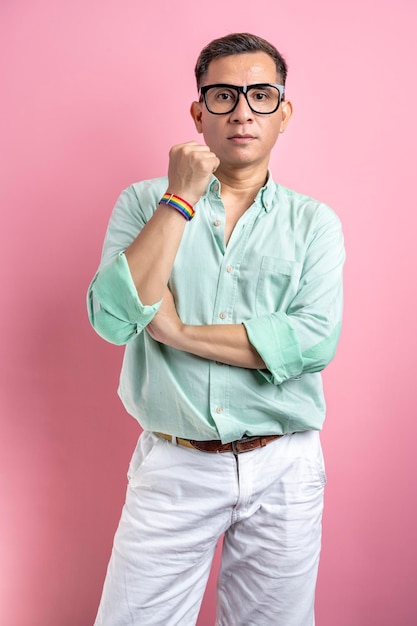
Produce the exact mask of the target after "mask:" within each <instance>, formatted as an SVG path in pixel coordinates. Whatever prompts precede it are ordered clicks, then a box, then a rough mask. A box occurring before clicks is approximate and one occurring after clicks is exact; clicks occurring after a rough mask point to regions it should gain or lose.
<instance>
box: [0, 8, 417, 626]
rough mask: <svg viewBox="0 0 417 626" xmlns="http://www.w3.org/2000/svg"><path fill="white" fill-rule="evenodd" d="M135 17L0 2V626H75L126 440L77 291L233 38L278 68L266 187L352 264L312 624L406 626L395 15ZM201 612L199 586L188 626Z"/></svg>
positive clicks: (255, 11)
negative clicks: (121, 202)
mask: <svg viewBox="0 0 417 626" xmlns="http://www.w3.org/2000/svg"><path fill="white" fill-rule="evenodd" d="M143 7H144V3H141V2H139V1H138V0H119V1H116V0H71V2H61V1H57V0H38V1H36V2H33V1H31V0H20V1H19V0H15V1H14V2H12V0H2V1H1V4H0V46H1V50H0V59H1V64H2V68H1V83H0V84H1V99H0V107H1V115H0V137H1V140H0V141H1V146H2V151H1V152H2V154H1V160H2V163H1V191H0V193H1V217H2V223H1V227H0V238H1V241H0V252H1V255H2V261H1V263H0V276H1V293H2V296H3V306H2V307H1V309H0V314H1V318H2V319H1V321H0V329H1V346H2V347H1V354H2V359H1V374H0V390H1V407H0V410H1V438H0V464H1V472H0V487H1V494H2V496H1V497H2V506H1V515H0V555H1V557H0V558H1V570H0V615H1V618H0V619H1V623H2V624H7V626H57V625H58V626H88V625H89V624H91V623H92V620H93V615H94V614H95V609H96V605H97V602H98V599H99V593H100V588H101V584H102V581H103V576H104V571H105V566H106V563H107V559H108V555H109V551H110V547H111V541H112V537H113V533H114V530H115V526H116V524H117V520H118V517H119V513H120V508H121V505H122V502H123V498H124V489H125V472H126V467H127V462H128V458H129V456H130V453H131V451H132V449H133V447H134V445H135V440H136V437H137V435H138V427H137V425H136V423H135V422H134V421H133V420H132V419H131V418H129V417H128V416H127V415H125V413H124V410H123V409H122V407H121V405H120V403H119V401H118V399H117V397H116V393H115V389H116V385H117V378H118V371H119V367H120V362H121V358H122V349H120V348H116V347H113V346H110V345H108V344H105V343H104V342H103V341H101V340H100V339H99V338H98V337H97V336H96V335H95V334H94V333H93V331H92V330H91V329H90V327H89V325H88V322H87V318H86V312H85V304H84V297H85V291H86V288H87V285H88V282H89V280H90V278H91V276H92V274H93V272H94V271H95V268H96V265H97V263H98V260H99V254H100V249H101V243H102V239H103V235H104V231H105V227H106V223H107V219H108V217H109V213H110V211H111V208H112V206H113V203H114V201H115V199H116V197H117V195H118V193H119V192H120V191H121V189H122V188H123V187H125V186H126V185H128V184H129V183H131V182H133V181H135V180H138V179H141V178H145V177H149V176H156V175H159V174H162V173H165V171H166V165H167V152H168V149H169V147H170V146H171V145H172V144H173V143H177V142H181V141H186V140H189V139H195V138H196V135H195V133H194V130H193V128H192V123H191V119H189V118H188V113H187V111H188V105H189V102H190V101H191V100H192V99H193V98H194V96H195V91H194V83H193V76H192V71H193V65H194V61H195V58H196V56H197V54H198V52H199V50H200V48H201V47H202V45H204V44H205V43H207V42H208V41H209V40H211V39H212V38H214V37H217V36H221V35H223V34H225V33H227V32H231V31H237V30H251V31H254V32H257V33H259V34H260V35H262V36H264V37H266V38H267V39H271V41H273V42H274V43H276V44H277V46H278V48H280V49H281V50H282V51H283V52H284V53H285V54H286V55H287V57H288V60H289V64H290V75H289V81H288V96H289V97H291V99H292V100H293V102H294V106H295V114H294V117H293V120H292V122H291V126H290V128H289V129H288V131H287V133H286V134H285V136H283V137H282V138H281V139H280V142H279V143H280V145H279V148H278V149H277V151H276V153H275V155H274V158H273V162H272V167H273V170H274V172H275V176H276V178H278V179H279V180H280V181H281V182H282V183H283V184H285V185H287V186H290V187H294V188H296V189H297V190H299V191H302V192H304V193H307V194H309V195H312V196H316V197H319V198H320V199H323V200H325V201H327V202H328V203H329V204H330V205H331V206H333V207H334V208H335V210H336V211H337V212H338V213H339V215H340V217H341V218H342V220H343V223H344V229H345V234H346V244H347V250H348V261H347V265H346V315H345V325H344V329H343V336H342V340H341V344H340V349H339V353H338V356H337V359H336V361H335V362H334V363H333V364H332V365H331V366H330V367H329V369H328V371H327V372H326V375H325V382H326V387H327V398H328V419H327V422H326V426H325V430H324V432H323V443H324V448H325V453H326V458H327V469H328V475H329V484H328V489H327V500H326V512H325V519H324V530H325V535H324V546H323V556H322V567H321V571H320V578H319V586H318V597H317V618H318V620H317V621H318V626H369V625H370V624H378V626H412V625H415V624H416V623H417V604H416V593H415V584H416V573H417V572H416V569H417V568H416V563H417V554H416V552H417V550H416V539H415V536H416V535H415V529H416V525H417V515H416V513H417V511H416V497H415V496H416V488H415V477H416V470H417V454H416V451H415V450H416V437H417V428H416V417H417V410H416V409H417V406H416V404H417V403H416V386H417V382H416V377H415V354H416V348H417V346H416V324H415V317H414V315H415V312H414V311H415V308H416V283H417V281H416V277H415V274H416V244H415V232H416V228H417V218H416V212H415V209H416V202H415V195H416V194H415V183H416V159H417V154H416V149H415V146H416V138H417V137H416V121H415V120H416V113H415V111H416V106H417V104H416V103H417V91H416V84H417V81H416V78H415V76H416V70H415V58H416V53H417V44H416V32H417V29H416V27H417V20H416V17H417V8H416V4H415V1H414V0H379V1H378V2H376V1H375V2H371V1H368V2H367V1H366V0H350V2H334V0H316V1H315V2H310V1H309V0H293V1H292V2H287V3H278V2H277V1H276V0H264V1H263V2H262V3H260V4H259V3H258V4H256V3H255V4H254V3H253V2H249V1H246V2H245V1H242V2H239V3H230V4H227V3H225V2H224V0H212V1H211V2H210V3H205V4H204V3H196V2H192V1H191V0H177V1H176V2H168V1H166V2H150V3H149V6H148V7H147V8H146V9H145V8H143ZM213 605H214V587H213V584H212V583H211V584H210V586H209V589H208V593H207V596H206V598H205V601H204V610H203V612H202V615H201V618H200V621H199V626H208V625H210V624H212V623H213V613H214V609H213Z"/></svg>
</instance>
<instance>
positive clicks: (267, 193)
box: [206, 170, 275, 213]
mask: <svg viewBox="0 0 417 626" xmlns="http://www.w3.org/2000/svg"><path fill="white" fill-rule="evenodd" d="M220 191H221V182H220V181H219V179H218V178H217V177H216V176H215V175H214V174H212V176H211V179H210V182H209V184H208V187H207V191H206V194H207V195H208V194H210V193H213V194H214V195H216V196H218V197H220ZM274 196H275V183H274V180H273V178H272V174H271V172H270V170H268V178H267V180H266V183H265V185H264V186H263V187H262V188H261V189H260V190H259V191H258V193H257V195H256V198H255V202H260V204H261V205H262V207H263V209H264V210H265V211H266V212H267V213H269V211H270V210H271V209H272V207H273V199H274Z"/></svg>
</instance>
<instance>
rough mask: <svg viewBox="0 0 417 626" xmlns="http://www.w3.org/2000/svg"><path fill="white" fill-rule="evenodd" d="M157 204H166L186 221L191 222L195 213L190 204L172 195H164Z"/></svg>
mask: <svg viewBox="0 0 417 626" xmlns="http://www.w3.org/2000/svg"><path fill="white" fill-rule="evenodd" d="M159 204H167V205H168V206H170V207H172V208H173V209H176V210H177V211H179V212H180V213H181V215H183V216H184V217H185V219H186V220H188V221H190V220H192V219H193V217H194V215H195V211H194V209H193V207H192V206H191V204H188V202H186V201H185V200H183V199H182V198H180V197H179V196H176V195H175V194H173V193H165V194H164V195H163V196H162V198H161V199H160V201H159Z"/></svg>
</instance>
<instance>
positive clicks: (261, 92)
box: [200, 83, 285, 115]
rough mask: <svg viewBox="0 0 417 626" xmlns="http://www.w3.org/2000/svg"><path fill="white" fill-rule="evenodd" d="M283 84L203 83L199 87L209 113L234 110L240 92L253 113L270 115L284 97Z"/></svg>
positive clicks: (222, 112) (214, 113) (219, 113)
mask: <svg viewBox="0 0 417 626" xmlns="http://www.w3.org/2000/svg"><path fill="white" fill-rule="evenodd" d="M284 89H285V88H284V86H283V85H275V84H273V83H259V84H256V85H246V86H242V87H239V86H238V85H227V84H225V83H218V84H216V85H205V86H204V87H201V88H200V96H201V98H202V99H203V100H204V103H205V105H206V107H207V111H209V113H213V115H225V114H226V113H231V112H232V111H234V110H235V108H236V107H237V105H238V102H239V97H240V94H241V93H243V95H244V96H245V98H246V102H247V103H248V105H249V108H250V109H251V110H252V111H253V112H254V113H260V114H261V115H270V114H271V113H275V111H276V110H277V109H278V107H279V105H280V104H281V102H282V100H283V98H284Z"/></svg>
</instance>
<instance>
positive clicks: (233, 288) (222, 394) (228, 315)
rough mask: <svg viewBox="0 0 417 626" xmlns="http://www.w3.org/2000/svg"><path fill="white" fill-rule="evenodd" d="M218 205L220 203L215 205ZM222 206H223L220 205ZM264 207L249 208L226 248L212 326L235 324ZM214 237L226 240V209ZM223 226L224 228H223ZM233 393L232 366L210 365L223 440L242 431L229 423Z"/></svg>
mask: <svg viewBox="0 0 417 626" xmlns="http://www.w3.org/2000/svg"><path fill="white" fill-rule="evenodd" d="M216 204H217V203H216ZM221 206H222V207H223V205H221ZM260 210H261V207H260V206H259V205H258V204H255V205H253V206H252V207H251V208H250V209H248V210H247V211H246V212H245V213H244V215H243V216H242V217H241V218H240V219H239V221H238V223H237V224H236V226H235V228H234V231H233V233H232V236H231V237H230V240H229V243H228V245H227V247H224V248H223V250H224V253H223V258H222V261H221V264H220V268H219V277H218V284H217V290H216V299H215V303H214V308H213V318H212V323H213V324H224V325H227V324H234V323H236V313H235V311H236V298H237V296H238V287H239V278H240V266H241V264H242V261H243V259H244V258H245V254H246V252H247V248H248V246H247V244H248V239H249V237H250V233H251V231H252V228H253V225H254V223H255V221H256V219H257V217H258V215H259V211H260ZM212 223H213V227H214V229H215V236H216V237H218V236H219V234H220V231H221V230H223V232H222V234H223V241H224V209H223V216H222V215H221V213H220V212H219V215H218V216H216V215H215V216H214V219H213V221H212ZM221 227H223V229H221ZM232 393H233V390H232V389H231V387H230V366H228V365H225V364H223V363H221V362H220V361H212V362H211V363H210V379H209V398H210V413H211V417H212V419H213V421H214V422H215V424H216V427H217V429H218V431H219V434H220V437H221V439H222V440H224V441H225V440H230V439H236V438H238V436H239V432H238V431H236V432H234V431H233V428H235V427H234V426H232V422H233V423H234V420H230V419H229V418H230V398H231V394H232Z"/></svg>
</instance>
